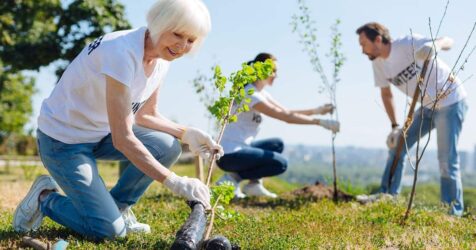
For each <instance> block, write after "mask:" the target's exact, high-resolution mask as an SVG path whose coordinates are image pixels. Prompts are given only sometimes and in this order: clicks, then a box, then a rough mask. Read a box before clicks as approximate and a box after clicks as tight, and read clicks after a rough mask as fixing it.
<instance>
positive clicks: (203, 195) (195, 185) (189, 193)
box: [164, 172, 211, 209]
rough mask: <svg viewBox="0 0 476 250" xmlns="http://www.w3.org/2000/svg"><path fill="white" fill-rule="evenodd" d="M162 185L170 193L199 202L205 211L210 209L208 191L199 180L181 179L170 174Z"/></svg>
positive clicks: (185, 177)
mask: <svg viewBox="0 0 476 250" xmlns="http://www.w3.org/2000/svg"><path fill="white" fill-rule="evenodd" d="M164 185H165V186H166V187H167V188H168V189H170V191H172V193H174V194H176V195H179V196H182V197H185V198H186V199H187V200H189V201H199V202H201V203H202V204H203V206H204V207H205V209H211V205H210V189H208V187H207V186H206V185H205V184H203V182H201V181H200V180H199V179H195V178H188V177H187V176H183V177H181V176H178V175H176V174H174V173H173V172H172V173H170V174H169V176H167V178H166V179H165V181H164Z"/></svg>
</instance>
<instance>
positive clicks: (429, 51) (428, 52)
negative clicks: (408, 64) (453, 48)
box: [415, 42, 437, 61]
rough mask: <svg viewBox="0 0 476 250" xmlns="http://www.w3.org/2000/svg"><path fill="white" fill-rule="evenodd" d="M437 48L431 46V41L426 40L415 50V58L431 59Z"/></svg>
mask: <svg viewBox="0 0 476 250" xmlns="http://www.w3.org/2000/svg"><path fill="white" fill-rule="evenodd" d="M436 51H437V49H436V48H435V47H434V46H433V42H426V43H424V44H423V45H422V46H421V47H420V48H418V49H417V50H416V52H415V58H416V59H417V60H422V61H424V60H427V59H428V60H431V59H433V58H434V57H435V53H436Z"/></svg>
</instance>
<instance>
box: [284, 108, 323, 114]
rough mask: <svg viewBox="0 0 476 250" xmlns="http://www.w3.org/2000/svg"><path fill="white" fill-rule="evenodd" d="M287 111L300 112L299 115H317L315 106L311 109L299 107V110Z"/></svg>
mask: <svg viewBox="0 0 476 250" xmlns="http://www.w3.org/2000/svg"><path fill="white" fill-rule="evenodd" d="M289 112H291V113H293V114H300V115H317V114H318V112H317V108H313V109H300V110H290V111H289Z"/></svg>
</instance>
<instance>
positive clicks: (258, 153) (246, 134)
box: [217, 53, 339, 198]
mask: <svg viewBox="0 0 476 250" xmlns="http://www.w3.org/2000/svg"><path fill="white" fill-rule="evenodd" d="M266 59H272V60H273V61H274V62H275V67H274V70H275V71H274V73H273V75H271V76H270V77H269V78H267V79H265V80H258V81H256V82H254V83H252V84H249V85H247V86H246V87H245V91H246V93H247V92H248V90H249V89H254V93H253V94H252V95H250V96H249V98H250V99H251V102H250V103H249V107H250V111H248V112H243V113H240V114H239V115H238V121H237V122H235V123H231V124H229V125H228V126H227V128H226V130H225V132H224V135H223V138H222V143H221V144H222V146H223V149H224V151H225V155H224V156H223V157H222V158H220V160H219V161H217V164H218V166H219V167H220V168H221V169H222V170H224V171H226V174H225V175H224V176H223V177H222V178H220V180H219V181H218V184H219V183H222V182H224V181H230V182H232V183H233V184H234V185H235V197H236V198H243V197H245V196H246V195H249V196H266V197H271V198H276V197H277V195H276V194H274V193H272V192H270V191H268V190H267V189H266V188H265V187H264V186H263V183H262V178H263V177H268V176H275V175H279V174H282V173H283V172H285V171H286V168H287V160H286V158H285V157H284V156H283V155H282V154H281V153H282V152H283V149H284V144H283V141H282V140H281V139H279V138H271V139H265V140H255V137H256V135H257V133H258V130H259V126H260V124H261V121H262V119H263V116H262V115H263V114H264V115H266V116H269V117H272V118H275V119H278V120H281V121H284V122H287V123H294V124H307V125H318V126H321V127H324V128H326V129H329V130H332V131H333V132H335V133H336V132H338V131H339V123H338V122H337V121H334V120H325V119H317V118H315V117H313V116H312V115H318V114H320V115H323V114H327V113H329V112H332V111H333V109H334V107H333V106H332V105H330V104H326V105H323V106H321V107H318V108H312V109H306V110H288V109H286V108H285V107H283V106H281V105H280V104H278V102H277V101H275V100H274V99H273V98H272V97H271V95H270V94H269V93H268V92H266V91H265V90H264V89H265V88H266V87H267V86H272V85H273V82H274V80H275V78H276V69H277V67H276V58H275V57H274V56H273V55H271V54H268V53H260V54H258V55H257V56H256V58H255V59H254V60H253V61H250V62H249V63H248V64H253V63H255V62H264V61H265V60H266ZM235 108H236V107H235ZM243 179H247V180H249V182H248V183H247V184H246V185H245V186H244V187H243V192H244V193H243V192H242V191H241V189H240V185H239V184H240V182H241V180H243Z"/></svg>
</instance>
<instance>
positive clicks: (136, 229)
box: [121, 207, 150, 234]
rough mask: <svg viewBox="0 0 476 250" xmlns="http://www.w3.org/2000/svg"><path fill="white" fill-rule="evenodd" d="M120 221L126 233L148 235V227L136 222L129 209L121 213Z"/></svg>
mask: <svg viewBox="0 0 476 250" xmlns="http://www.w3.org/2000/svg"><path fill="white" fill-rule="evenodd" d="M121 214H122V219H124V224H126V233H146V234H148V233H150V226H149V225H147V224H144V223H140V222H138V221H137V218H136V216H135V215H134V213H133V212H132V210H131V207H127V208H126V209H124V210H123V211H121Z"/></svg>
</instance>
